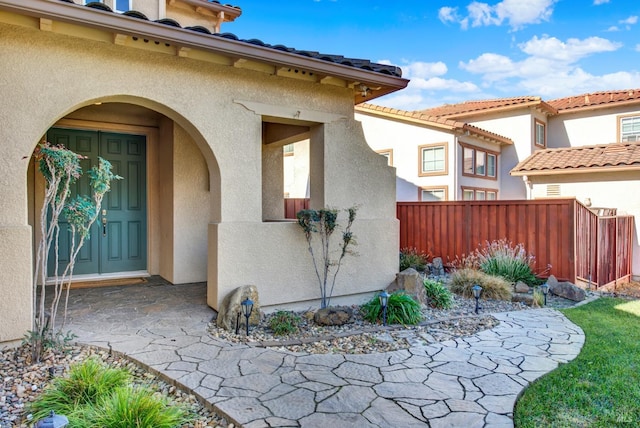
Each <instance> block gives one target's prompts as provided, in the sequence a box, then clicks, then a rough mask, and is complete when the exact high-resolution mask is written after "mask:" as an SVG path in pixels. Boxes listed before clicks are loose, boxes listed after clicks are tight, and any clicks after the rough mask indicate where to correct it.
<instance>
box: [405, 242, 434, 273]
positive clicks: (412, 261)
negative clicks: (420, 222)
mask: <svg viewBox="0 0 640 428" xmlns="http://www.w3.org/2000/svg"><path fill="white" fill-rule="evenodd" d="M428 260H429V255H428V254H425V253H421V252H420V251H418V250H417V249H416V248H413V247H407V248H403V249H401V250H400V272H402V271H403V270H405V269H408V268H414V269H415V270H417V271H423V270H424V268H425V267H426V266H427V262H428Z"/></svg>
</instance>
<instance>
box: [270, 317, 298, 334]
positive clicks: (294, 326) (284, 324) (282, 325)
mask: <svg viewBox="0 0 640 428" xmlns="http://www.w3.org/2000/svg"><path fill="white" fill-rule="evenodd" d="M299 323H300V317H299V316H297V315H295V314H293V313H292V312H287V311H278V312H276V313H275V314H274V315H273V317H272V318H271V319H270V320H269V327H270V328H271V330H273V334H275V335H276V336H282V335H286V334H292V333H295V332H296V331H298V324H299Z"/></svg>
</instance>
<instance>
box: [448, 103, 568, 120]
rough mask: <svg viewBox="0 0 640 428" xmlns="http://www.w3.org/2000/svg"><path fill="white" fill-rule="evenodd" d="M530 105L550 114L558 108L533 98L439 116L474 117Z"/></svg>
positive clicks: (451, 117)
mask: <svg viewBox="0 0 640 428" xmlns="http://www.w3.org/2000/svg"><path fill="white" fill-rule="evenodd" d="M530 107H539V108H540V109H542V110H544V111H546V112H547V113H549V114H551V115H553V114H557V113H558V110H556V109H555V108H554V107H553V106H551V105H549V104H547V103H546V102H544V101H540V100H534V101H528V102H526V103H519V104H509V105H506V106H500V107H488V108H484V109H476V110H472V111H465V112H461V113H450V114H443V115H441V116H440V117H446V118H449V119H453V118H455V119H464V118H468V117H475V116H480V115H486V114H492V113H502V112H505V111H512V110H519V109H525V108H530Z"/></svg>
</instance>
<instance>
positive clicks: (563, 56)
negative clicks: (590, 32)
mask: <svg viewBox="0 0 640 428" xmlns="http://www.w3.org/2000/svg"><path fill="white" fill-rule="evenodd" d="M621 46H622V44H621V43H616V42H612V41H609V40H607V39H603V38H601V37H588V38H586V39H582V40H580V39H575V38H571V39H567V41H566V42H562V41H560V40H558V39H557V38H555V37H549V36H542V37H541V38H538V37H537V36H534V37H533V38H532V39H531V40H529V41H528V42H525V43H522V44H520V45H519V47H520V49H521V50H522V51H523V52H524V53H526V54H529V55H531V56H532V57H540V58H548V59H553V60H558V61H563V62H567V63H572V62H575V61H578V60H580V59H581V58H584V57H586V56H589V55H591V54H594V53H599V52H611V51H615V50H617V49H619V48H620V47H621Z"/></svg>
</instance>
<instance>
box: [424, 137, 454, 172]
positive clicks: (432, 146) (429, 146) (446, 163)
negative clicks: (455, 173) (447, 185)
mask: <svg viewBox="0 0 640 428" xmlns="http://www.w3.org/2000/svg"><path fill="white" fill-rule="evenodd" d="M439 148H442V149H444V169H443V170H438V171H427V172H425V171H424V170H423V169H422V166H423V162H422V153H423V151H424V150H425V149H439ZM448 174H449V145H448V144H447V143H446V142H445V143H434V144H423V145H421V146H418V177H431V176H434V175H448Z"/></svg>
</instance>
